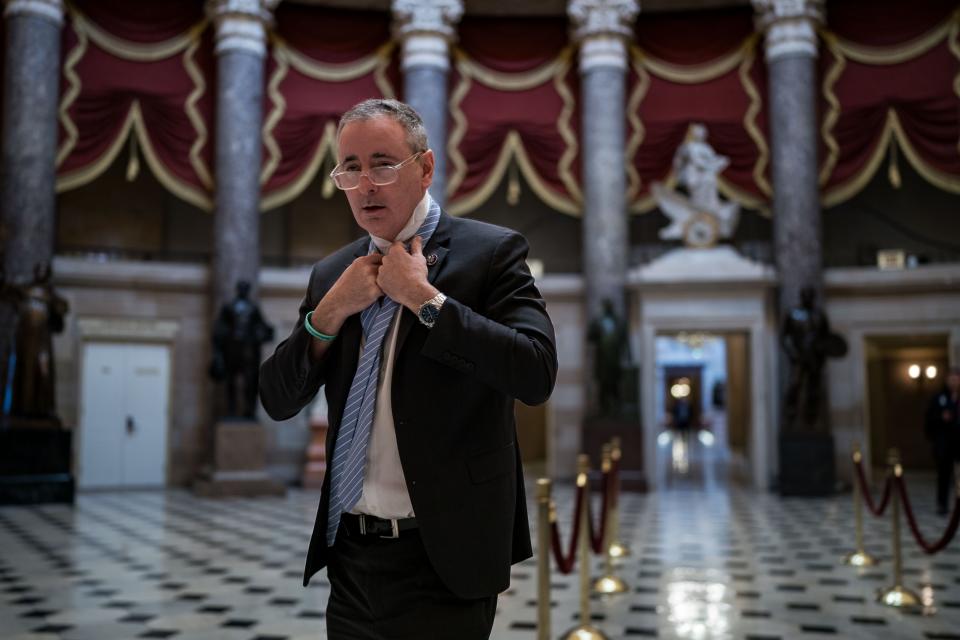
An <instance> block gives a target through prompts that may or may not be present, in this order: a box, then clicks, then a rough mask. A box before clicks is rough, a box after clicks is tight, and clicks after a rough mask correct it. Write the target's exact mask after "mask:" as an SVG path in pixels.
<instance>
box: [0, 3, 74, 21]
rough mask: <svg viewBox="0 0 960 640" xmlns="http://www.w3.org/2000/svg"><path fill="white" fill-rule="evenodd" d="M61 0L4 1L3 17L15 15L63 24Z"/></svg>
mask: <svg viewBox="0 0 960 640" xmlns="http://www.w3.org/2000/svg"><path fill="white" fill-rule="evenodd" d="M63 11H64V8H63V0H5V2H4V8H3V15H4V17H10V16H16V15H28V16H37V17H39V18H46V19H47V20H53V21H54V22H56V23H57V24H58V25H62V24H63Z"/></svg>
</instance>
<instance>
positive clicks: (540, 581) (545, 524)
mask: <svg viewBox="0 0 960 640" xmlns="http://www.w3.org/2000/svg"><path fill="white" fill-rule="evenodd" d="M550 507H551V504H550V479H549V478H540V479H538V480H537V640H550V525H551V520H550V511H551V509H550Z"/></svg>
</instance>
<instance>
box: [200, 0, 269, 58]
mask: <svg viewBox="0 0 960 640" xmlns="http://www.w3.org/2000/svg"><path fill="white" fill-rule="evenodd" d="M278 4H280V0H207V16H209V17H210V19H211V20H213V23H214V26H215V27H216V47H215V48H214V51H215V52H216V54H217V55H220V54H223V53H227V52H229V51H247V52H250V53H253V54H255V55H257V56H260V57H261V58H262V57H265V56H266V55H267V27H268V26H270V25H272V24H273V10H274V9H276V7H277V5H278Z"/></svg>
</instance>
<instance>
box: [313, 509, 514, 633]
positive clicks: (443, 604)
mask: <svg viewBox="0 0 960 640" xmlns="http://www.w3.org/2000/svg"><path fill="white" fill-rule="evenodd" d="M330 551H331V553H330V556H329V562H328V564H327V577H328V579H329V581H330V600H329V602H328V603H327V615H326V620H327V638H328V639H329V640H406V639H407V638H410V639H413V638H416V639H418V640H420V639H422V638H431V640H434V639H435V640H446V639H449V640H487V639H488V638H489V637H490V630H491V628H492V627H493V618H494V615H495V614H496V610H497V596H496V595H494V596H490V597H489V598H481V599H478V600H464V599H462V598H459V597H458V596H456V595H454V594H453V593H451V592H450V590H449V589H447V587H446V586H445V585H444V584H443V583H442V582H441V581H440V578H439V576H437V574H436V572H435V571H434V570H433V567H432V566H431V565H430V561H429V560H428V559H427V554H426V551H425V550H424V548H423V543H422V542H421V540H420V532H419V531H418V530H417V529H412V530H410V531H404V532H401V534H400V537H399V538H396V539H385V538H377V537H372V536H351V535H349V534H347V533H346V532H345V530H344V527H342V526H341V527H340V530H339V531H338V533H337V540H336V542H335V543H334V546H333V549H331V550H330ZM463 552H464V553H470V550H469V549H468V548H464V550H463Z"/></svg>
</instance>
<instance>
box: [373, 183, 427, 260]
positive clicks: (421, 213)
mask: <svg viewBox="0 0 960 640" xmlns="http://www.w3.org/2000/svg"><path fill="white" fill-rule="evenodd" d="M429 208H430V192H429V191H425V192H424V194H423V198H421V199H420V202H419V203H418V204H417V206H415V207H414V208H413V213H411V214H410V219H409V220H407V224H406V226H404V227H403V229H401V230H400V233H398V234H397V237H396V239H395V240H386V239H384V238H380V237H377V236H375V235H373V234H370V239H371V240H373V243H374V244H375V245H377V249H379V250H380V251H381V252H385V251H386V250H387V249H389V248H390V245H392V244H393V243H394V242H396V241H397V240H399V241H400V242H406V241H407V240H409V239H410V238H412V237H413V235H414V234H415V233H416V232H417V230H418V229H419V228H420V226H421V225H422V224H423V221H424V220H425V219H426V218H427V210H428V209H429Z"/></svg>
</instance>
